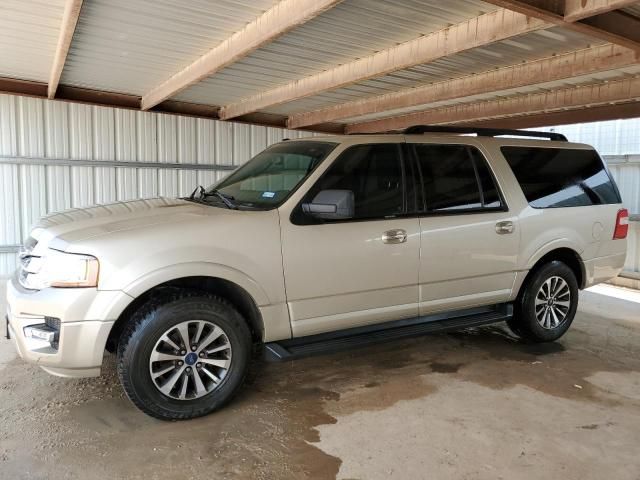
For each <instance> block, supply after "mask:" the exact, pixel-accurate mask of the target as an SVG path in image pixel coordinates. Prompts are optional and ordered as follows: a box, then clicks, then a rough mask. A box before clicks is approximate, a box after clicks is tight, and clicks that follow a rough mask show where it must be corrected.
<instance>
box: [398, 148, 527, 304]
mask: <svg viewBox="0 0 640 480" xmlns="http://www.w3.org/2000/svg"><path fill="white" fill-rule="evenodd" d="M408 149H409V150H410V151H411V150H412V151H413V153H414V155H413V156H414V158H415V159H416V160H417V163H418V167H419V171H420V174H421V177H422V184H423V192H424V202H423V207H422V208H423V210H424V214H423V215H422V216H421V218H420V243H421V260H420V314H421V315H426V314H430V313H434V312H439V311H446V310H456V309H464V308H467V307H475V306H481V305H490V304H495V303H500V302H506V301H508V300H509V298H510V296H511V291H512V288H513V283H514V279H515V274H516V262H517V256H518V249H519V238H520V232H519V229H518V218H517V215H516V214H514V213H513V212H509V209H508V206H507V205H506V202H505V199H504V197H503V195H502V194H501V192H500V190H499V188H498V183H497V182H496V177H495V175H494V174H493V172H492V171H491V169H490V167H489V164H488V163H487V161H486V159H485V158H484V156H483V154H482V153H481V152H480V150H479V149H478V148H476V147H475V146H473V145H465V144H449V145H442V144H432V143H425V142H419V141H415V142H413V141H409V144H408Z"/></svg>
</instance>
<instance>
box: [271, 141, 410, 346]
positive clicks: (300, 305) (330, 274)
mask: <svg viewBox="0 0 640 480" xmlns="http://www.w3.org/2000/svg"><path fill="white" fill-rule="evenodd" d="M401 147H402V145H401V144H398V143H373V144H368V145H356V146H352V147H350V148H348V149H346V150H345V151H344V152H342V154H340V156H339V157H338V158H337V159H336V160H335V161H334V162H333V164H332V165H330V166H329V167H328V168H327V170H326V171H325V172H324V173H323V174H322V176H321V177H320V178H319V180H318V181H317V182H316V184H315V185H314V186H313V187H312V188H311V189H310V190H309V192H308V193H307V195H305V198H304V200H303V202H309V201H311V200H312V199H313V198H314V197H315V195H317V193H318V192H320V191H321V190H332V189H333V190H351V191H352V192H353V193H354V201H355V213H354V216H353V218H350V219H347V220H333V221H326V220H325V221H322V220H316V219H314V218H312V217H310V216H308V215H307V214H305V213H303V212H302V209H301V208H300V205H299V206H298V207H297V208H296V209H295V210H294V211H293V213H292V215H291V216H290V217H288V218H285V216H284V215H282V216H281V230H282V249H283V252H282V254H283V265H284V277H285V285H286V293H287V302H288V307H289V312H290V317H291V325H292V331H293V336H294V337H298V336H304V335H312V334H317V333H323V332H328V331H334V330H341V329H345V328H351V327H357V326H363V325H368V324H373V323H378V322H383V321H387V320H395V319H402V318H408V317H415V316H417V315H418V270H419V250H420V235H419V219H418V218H416V217H415V216H414V217H413V218H408V217H407V216H406V212H407V211H408V208H413V205H408V200H407V195H406V188H405V185H406V184H407V182H408V180H407V179H408V177H409V175H408V174H407V173H406V170H405V169H406V165H405V162H404V159H403V157H402V148H401ZM303 202H301V203H303Z"/></svg>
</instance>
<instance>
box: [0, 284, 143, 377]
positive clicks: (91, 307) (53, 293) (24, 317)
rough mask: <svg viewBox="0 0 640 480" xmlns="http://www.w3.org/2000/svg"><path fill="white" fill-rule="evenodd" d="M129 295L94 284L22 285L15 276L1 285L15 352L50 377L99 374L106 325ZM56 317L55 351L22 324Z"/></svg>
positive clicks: (34, 323)
mask: <svg viewBox="0 0 640 480" xmlns="http://www.w3.org/2000/svg"><path fill="white" fill-rule="evenodd" d="M130 301H131V297H129V296H128V295H126V294H125V293H124V292H119V291H100V290H97V289H95V288H68V289H62V288H47V289H44V290H40V291H31V290H25V289H23V288H22V287H21V286H20V285H19V284H18V283H17V281H16V280H15V279H13V280H11V281H10V282H8V283H7V317H6V318H7V321H8V325H7V330H8V333H9V335H10V337H11V338H12V340H13V341H14V344H15V346H16V349H17V351H18V354H19V355H20V356H21V357H22V358H23V359H24V360H26V361H27V362H30V363H34V364H36V365H39V366H40V367H42V368H43V369H44V370H46V371H47V372H49V373H52V374H54V375H59V376H64V377H91V376H97V375H100V367H101V365H102V357H103V354H104V348H105V345H106V342H107V337H108V336H109V332H110V331H111V327H112V326H113V323H114V322H115V319H116V318H118V315H119V312H121V311H122V310H124V307H125V306H126V305H127V304H128V303H129V302H130ZM45 317H56V318H59V319H60V332H59V339H58V345H57V347H58V348H57V349H56V348H53V347H52V345H51V343H50V342H48V341H47V340H43V339H40V338H34V337H29V336H27V335H26V334H25V328H26V327H30V326H34V325H41V324H43V323H45Z"/></svg>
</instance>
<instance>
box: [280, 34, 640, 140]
mask: <svg viewBox="0 0 640 480" xmlns="http://www.w3.org/2000/svg"><path fill="white" fill-rule="evenodd" d="M637 62H638V56H637V54H636V53H635V52H633V51H632V50H629V49H627V48H623V47H619V46H616V45H611V44H607V45H602V46H598V47H592V48H588V49H583V50H578V51H575V52H570V53H564V54H561V55H554V56H552V57H547V58H542V59H539V60H533V61H529V62H525V63H519V64H517V65H512V66H508V67H503V68H499V69H496V70H490V71H487V72H482V73H478V74H474V75H469V76H465V77H461V78H456V79H454V80H446V81H442V82H437V83H432V84H429V85H424V86H420V87H415V88H408V89H405V90H401V91H399V92H394V93H388V94H385V95H379V96H375V97H368V98H364V99H361V100H355V101H352V102H347V103H344V104H341V105H336V106H331V107H327V108H323V109H320V110H315V111H311V112H303V113H297V114H294V115H291V116H290V117H289V121H288V124H287V126H288V127H289V128H300V127H307V126H310V125H316V124H321V123H325V122H333V121H337V120H342V119H345V118H353V117H358V116H362V115H369V114H372V113H378V112H388V111H392V110H397V109H402V108H409V107H414V106H418V105H426V104H429V103H433V102H439V101H443V100H453V99H456V98H464V97H470V96H472V95H480V94H485V93H491V92H494V91H496V90H508V89H511V88H518V87H525V86H529V85H537V84H541V83H546V82H553V81H558V80H564V79H567V78H572V77H579V76H582V75H589V74H593V73H598V72H604V71H609V70H616V69H619V68H624V67H628V66H631V65H635V64H636V63H637Z"/></svg>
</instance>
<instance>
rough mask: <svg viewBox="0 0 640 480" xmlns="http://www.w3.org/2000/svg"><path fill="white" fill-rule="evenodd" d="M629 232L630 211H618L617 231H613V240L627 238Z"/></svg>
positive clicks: (624, 209)
mask: <svg viewBox="0 0 640 480" xmlns="http://www.w3.org/2000/svg"><path fill="white" fill-rule="evenodd" d="M628 232H629V211H628V210H627V209H626V208H622V209H620V210H618V216H617V217H616V229H615V230H614V231H613V239H614V240H618V239H623V238H627V233H628Z"/></svg>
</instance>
